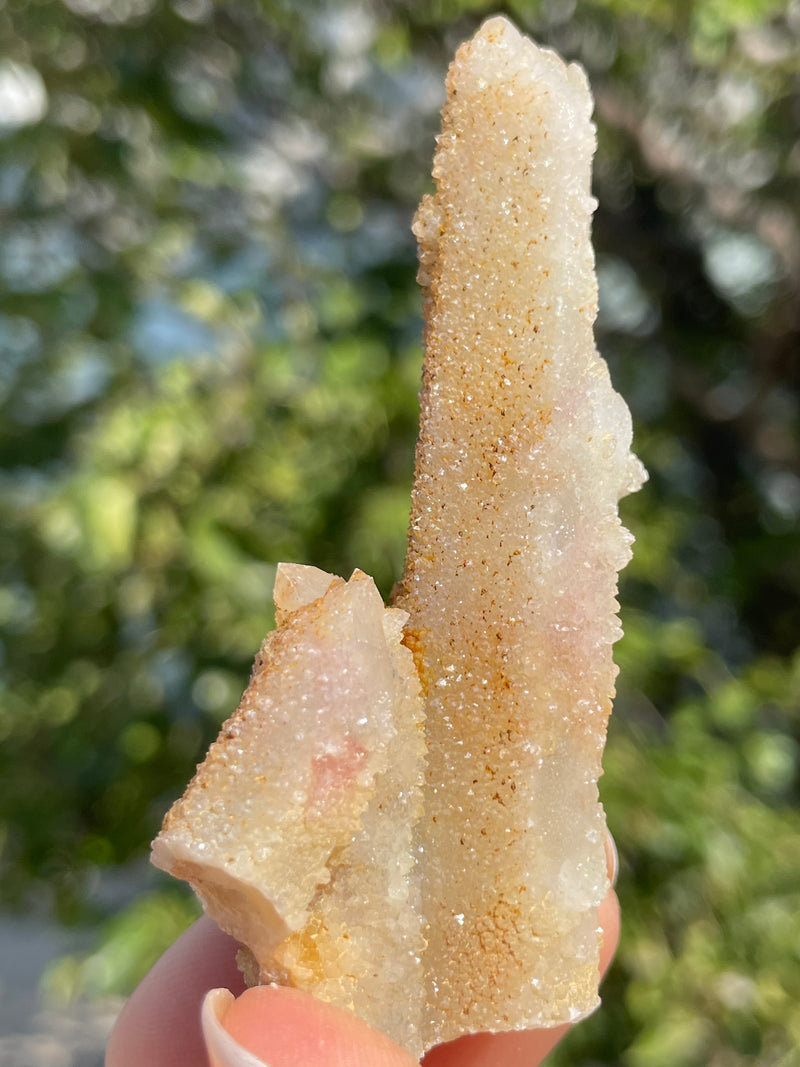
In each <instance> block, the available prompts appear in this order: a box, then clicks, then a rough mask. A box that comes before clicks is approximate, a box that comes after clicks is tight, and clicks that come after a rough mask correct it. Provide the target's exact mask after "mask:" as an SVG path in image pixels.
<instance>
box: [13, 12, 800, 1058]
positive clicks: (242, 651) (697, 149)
mask: <svg viewBox="0 0 800 1067" xmlns="http://www.w3.org/2000/svg"><path fill="white" fill-rule="evenodd" d="M501 9H502V10H505V11H506V12H507V13H509V14H511V15H512V17H513V18H514V19H515V20H516V21H517V22H518V24H519V25H520V26H521V27H522V28H523V29H525V30H527V31H528V32H530V33H532V34H533V35H534V36H535V37H536V38H538V39H539V40H540V41H542V42H546V43H548V44H551V45H552V46H554V47H555V48H557V49H559V50H560V51H561V52H562V53H563V54H564V55H565V56H566V57H568V58H570V59H576V60H579V61H580V62H581V63H582V64H583V65H584V66H585V67H586V69H587V71H588V73H589V76H590V78H591V81H592V85H593V87H594V91H595V95H596V102H597V123H598V136H599V148H598V153H597V159H596V170H595V175H596V179H595V181H596V193H597V196H598V197H599V201H600V207H599V210H598V212H597V216H596V220H595V240H596V247H597V254H598V271H599V277H600V292H601V298H600V299H601V310H600V318H599V322H598V331H597V332H598V341H599V345H600V348H601V350H602V352H603V353H604V355H605V356H606V358H607V359H608V361H609V364H610V367H611V372H612V376H613V379H614V381H615V383H616V385H617V387H618V388H619V389H620V391H621V392H622V393H623V394H624V395H625V396H626V398H627V400H628V402H629V404H630V406H631V408H632V411H633V416H634V423H635V427H636V436H635V446H636V450H637V451H638V453H639V455H640V456H641V457H642V458H643V460H644V462H645V464H646V465H647V467H648V469H649V471H650V481H649V483H648V485H647V486H646V488H645V489H644V490H643V491H642V492H641V493H639V494H638V495H637V496H636V497H634V498H632V499H629V500H626V501H625V502H624V505H623V511H624V516H625V520H626V522H627V524H628V525H629V526H630V527H631V528H632V530H633V531H634V533H635V534H636V538H637V544H636V550H635V556H634V561H633V563H632V564H631V565H630V567H629V568H628V569H627V571H626V572H625V575H624V577H623V581H622V590H621V598H622V603H623V620H624V625H625V630H626V636H625V639H624V641H623V642H622V643H621V644H620V645H619V646H618V647H617V659H618V662H619V664H620V666H621V679H620V689H619V696H618V700H617V705H616V710H615V715H614V719H613V725H612V729H611V736H610V742H609V747H608V752H607V758H606V776H605V778H604V781H603V797H604V800H605V803H606V805H607V809H608V814H609V821H610V824H611V827H612V829H613V832H614V834H615V836H616V839H617V842H618V845H619V850H620V854H621V873H620V880H619V895H620V897H621V899H622V904H623V910H624V925H623V940H622V945H621V947H620V951H619V955H618V958H617V961H616V964H615V966H614V969H613V971H612V972H611V974H610V976H609V978H608V981H607V983H606V986H605V994H604V1001H605V1002H604V1007H603V1009H602V1011H601V1012H599V1013H598V1014H597V1015H596V1016H594V1017H593V1018H592V1019H591V1020H590V1021H589V1022H587V1023H586V1024H584V1025H583V1026H581V1027H580V1028H579V1030H578V1031H577V1032H576V1033H575V1034H574V1035H573V1036H572V1038H571V1039H570V1041H569V1042H568V1043H567V1044H566V1046H565V1047H564V1050H563V1052H562V1053H560V1054H559V1056H558V1057H557V1061H556V1062H557V1063H558V1064H560V1065H566V1064H571V1065H578V1064H583V1065H588V1064H592V1065H599V1064H610V1065H611V1064H613V1065H621V1067H693V1065H697V1067H700V1065H702V1067H706V1065H713V1067H740V1065H745V1064H758V1065H763V1067H768V1065H770V1067H772V1065H774V1067H778V1065H780V1067H788V1065H794V1064H797V1063H800V1057H799V1055H798V1052H797V1048H798V1047H799V1046H800V957H799V956H798V952H799V951H800V816H799V815H798V809H797V799H798V718H800V711H799V710H798V709H799V707H800V654H798V634H800V561H799V558H798V536H797V531H798V516H799V515H800V411H799V410H798V390H799V387H800V356H799V354H798V342H799V341H800V297H799V296H798V292H799V289H798V282H799V281H800V236H799V227H800V180H799V179H800V89H799V88H798V78H799V76H800V3H798V2H797V0H795V2H793V3H792V4H789V5H788V6H786V5H784V4H781V3H771V2H769V0H699V2H698V3H695V4H691V3H686V2H684V0H677V2H672V0H655V2H651V3H642V2H640V0H607V2H596V3H580V2H579V3H577V4H576V3H574V2H570V0H543V2H541V3H533V2H525V0H518V2H516V3H512V4H509V5H506V6H504V7H503V6H502V5H501ZM495 10H497V8H495V7H494V6H488V5H485V4H483V3H475V2H458V0H438V2H436V3H417V4H414V3H392V2H390V0H384V2H382V3H374V4H369V3H366V2H363V3H361V4H357V3H354V4H349V3H348V4H336V3H329V4H328V5H325V4H322V3H313V4H312V3H308V2H298V0H282V2H269V0H263V2H262V3H257V2H256V0H228V2H225V0H217V2H214V0H172V2H169V3H167V2H162V0H63V2H61V0H4V2H2V3H0V217H1V219H2V228H1V229H0V286H1V287H2V314H0V398H2V403H3V405H4V414H3V417H2V423H1V424H0V465H2V472H1V473H0V516H2V529H1V530H0V626H1V627H2V638H1V643H0V672H1V673H0V741H1V742H2V743H1V745H0V842H2V859H1V860H0V898H1V899H2V916H0V957H2V958H3V959H4V961H5V962H4V968H5V969H4V970H3V971H2V982H3V983H4V984H5V989H4V990H2V991H0V995H3V996H5V997H6V998H7V999H6V1001H5V1002H6V1004H7V1005H8V1004H11V1003H13V1004H16V1005H17V1007H16V1008H15V1012H14V1018H13V1019H5V1023H6V1024H7V1025H8V1026H10V1028H11V1030H12V1032H13V1033H14V1034H16V1037H11V1036H6V1037H5V1038H3V1039H0V1059H2V1058H3V1055H5V1056H6V1058H5V1059H3V1063H12V1062H13V1063H14V1064H16V1063H17V1062H19V1063H20V1064H23V1063H24V1064H25V1067H30V1065H31V1064H32V1063H34V1062H36V1063H40V1062H41V1063H42V1064H45V1063H46V1064H48V1065H53V1067H62V1065H67V1067H69V1065H70V1064H72V1063H73V1062H74V1063H75V1064H77V1063H78V1062H80V1063H87V1064H88V1063H95V1062H98V1059H97V1056H98V1054H97V1052H96V1050H95V1051H92V1049H91V1048H90V1047H89V1046H90V1045H91V1041H92V1040H93V1041H95V1044H97V1043H98V1042H99V1041H101V1040H102V1030H103V1027H104V1026H105V1025H107V1020H108V1017H109V1013H110V1012H111V1010H112V1009H111V1008H110V1007H109V1005H113V1004H115V1003H116V1001H113V1000H111V1001H109V1000H108V999H107V998H109V997H114V996H118V995H121V994H124V993H126V992H127V991H129V990H130V989H131V987H132V986H133V984H134V983H135V982H136V981H137V979H138V978H139V977H140V976H141V975H142V974H143V972H144V970H145V969H146V968H147V966H148V965H149V964H150V963H151V962H152V961H153V959H154V958H155V957H156V956H157V955H158V954H159V953H160V952H161V951H162V950H163V948H164V947H165V946H166V945H167V944H168V943H169V942H170V941H171V940H172V939H173V938H174V937H175V936H176V935H177V934H178V932H179V931H180V930H181V929H182V928H183V927H184V926H185V925H186V924H187V923H189V922H190V921H191V919H192V917H193V916H194V915H195V914H196V911H197V909H196V906H195V904H194V902H193V900H192V899H191V898H190V897H189V896H188V895H187V893H185V892H184V891H183V889H182V887H180V886H178V885H173V884H170V882H169V880H168V879H167V878H166V877H165V876H163V877H162V876H160V875H159V874H157V873H156V872H155V871H151V870H150V869H149V867H148V865H147V862H146V855H147V850H148V843H149V841H150V839H151V838H152V836H153V835H154V833H155V831H156V829H157V827H158V825H159V822H160V819H161V816H162V814H163V813H164V811H165V809H166V807H167V806H168V805H169V803H170V802H171V801H172V800H173V799H174V798H175V796H176V795H177V794H179V793H180V791H181V789H182V787H183V785H184V784H185V782H186V781H187V779H188V778H189V777H190V775H191V773H192V771H193V769H194V766H195V763H196V762H197V761H198V760H199V759H200V758H201V756H202V754H203V752H204V749H205V747H206V745H207V744H208V742H209V741H210V739H211V738H212V737H213V736H214V735H215V733H216V731H217V729H218V727H219V725H220V723H221V722H222V720H223V719H224V718H226V717H227V715H228V714H229V713H230V712H231V711H232V710H233V708H234V707H235V705H236V703H237V700H238V696H239V694H240V692H241V690H242V688H243V686H244V684H245V683H246V680H247V677H248V673H249V669H250V664H251V661H252V658H253V655H254V652H255V651H256V649H257V648H258V645H259V643H260V642H261V640H262V638H263V636H264V634H265V632H266V631H267V629H268V628H269V627H270V626H271V625H272V612H271V604H270V594H271V587H272V580H273V575H274V566H275V564H276V563H277V562H278V561H280V560H296V561H301V562H313V563H315V564H317V565H319V566H321V567H325V568H328V569H330V570H333V571H336V572H339V573H341V574H348V573H349V572H350V570H351V569H352V568H353V566H355V565H358V566H360V567H361V568H363V569H364V570H366V571H368V572H369V573H371V574H374V575H375V577H376V579H377V580H378V582H379V584H380V586H381V589H382V590H383V592H384V593H388V591H389V589H390V587H391V585H392V583H393V581H394V579H395V578H396V577H397V576H398V575H399V573H400V570H401V565H402V558H403V551H404V539H405V523H406V518H407V509H408V497H409V487H410V480H411V473H412V460H413V444H414V437H415V432H416V419H417V404H416V393H417V389H418V383H419V375H420V362H421V349H420V329H421V320H420V296H419V293H418V291H417V288H416V285H415V282H414V274H415V247H414V242H413V239H412V237H411V234H410V229H409V227H410V222H411V216H412V213H413V211H414V208H415V206H416V204H417V202H418V200H419V198H420V196H421V195H422V193H423V192H424V191H425V190H426V189H428V188H429V187H430V178H429V173H430V166H431V159H432V155H433V148H434V134H435V131H436V128H437V125H438V110H439V108H440V107H441V104H442V102H443V79H444V72H445V69H446V64H447V62H448V60H449V58H450V57H451V55H452V53H453V52H454V50H455V48H456V46H457V45H458V44H459V43H460V42H461V41H462V40H463V39H465V38H466V37H468V36H469V35H471V34H472V32H473V31H474V29H475V27H476V26H477V24H478V23H479V22H480V21H481V20H482V19H483V18H484V17H486V16H487V15H488V14H490V13H492V12H493V11H495ZM12 948H13V952H12ZM53 956H55V960H54V961H51V962H50V963H49V964H48V966H47V967H46V968H44V971H43V972H42V973H43V978H42V981H43V983H44V991H45V1001H44V1004H45V1008H46V1011H45V1014H39V1015H37V1016H35V1017H34V1016H33V1015H31V1011H32V1010H33V1009H32V1008H30V1007H28V1008H25V1005H24V1004H23V1003H22V1000H21V999H20V998H21V996H22V992H24V990H25V989H26V988H27V987H26V986H25V982H24V981H23V980H22V979H21V978H19V976H18V974H12V973H11V972H12V969H13V968H15V967H18V968H21V973H23V974H25V975H27V978H26V979H25V981H28V982H29V984H31V983H33V981H34V980H38V979H37V976H38V974H39V972H40V970H41V965H42V963H43V962H44V961H45V960H47V959H49V958H50V957H53ZM14 961H16V962H14ZM26 968H27V969H26ZM20 983H21V984H20ZM23 987H24V988H23ZM21 990H22V992H21ZM15 996H16V997H17V1000H16V1001H15V1000H14V997H15ZM87 998H90V999H91V998H101V1003H102V1004H103V1005H104V1007H103V1008H102V1011H104V1012H105V1013H106V1014H105V1015H102V1013H101V1015H97V1014H95V1015H92V1012H93V1011H94V1009H93V1008H92V1007H91V1005H90V1006H89V1007H87V1006H86V1003H85V1001H86V999H87ZM97 1011H98V1012H100V1011H101V1009H99V1008H98V1009H97ZM48 1013H49V1014H48ZM87 1013H88V1015H87ZM7 1014H8V1013H7ZM89 1017H91V1018H92V1019H95V1020H96V1019H97V1018H101V1022H100V1023H98V1024H96V1025H95V1029H94V1030H92V1027H91V1026H90V1025H89V1024H88V1023H83V1022H81V1023H80V1024H79V1023H77V1022H76V1023H75V1027H74V1028H73V1031H70V1032H69V1033H67V1030H68V1029H69V1020H70V1019H72V1020H83V1019H86V1018H89ZM48 1020H49V1022H48ZM53 1020H56V1022H54V1021H53ZM58 1020H60V1022H59V1021H58ZM93 1025H94V1024H93ZM59 1026H60V1027H61V1029H60V1030H59V1029H58V1027H59ZM48 1027H49V1029H48ZM54 1028H55V1029H54ZM75 1028H77V1029H75ZM78 1030H79V1031H80V1035H79V1036H76V1034H77V1031H78ZM26 1033H27V1034H28V1036H27V1037H25V1036H24V1035H25V1034H26ZM70 1034H71V1036H70ZM87 1034H90V1035H91V1034H94V1035H95V1036H94V1037H91V1036H90V1037H88V1038H87ZM2 1042H5V1043H4V1044H3V1043H2ZM26 1042H27V1044H26ZM81 1042H83V1044H81ZM87 1042H88V1044H87ZM36 1056H39V1059H38V1060H37V1059H36ZM15 1057H17V1058H16V1059H15ZM47 1057H50V1058H47ZM59 1057H60V1058H59ZM81 1057H82V1058H81Z"/></svg>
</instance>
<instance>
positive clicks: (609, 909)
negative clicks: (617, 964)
mask: <svg viewBox="0 0 800 1067" xmlns="http://www.w3.org/2000/svg"><path fill="white" fill-rule="evenodd" d="M598 920H599V924H600V929H601V930H602V936H601V939H600V974H601V976H602V975H604V974H605V973H606V971H607V970H608V968H609V966H610V965H611V961H612V960H613V958H614V953H615V952H616V951H617V945H618V944H619V928H620V913H619V898H618V897H617V894H616V893H615V892H614V890H613V889H609V891H608V893H607V894H606V897H605V899H604V901H603V903H602V904H601V905H600V907H599V909H598Z"/></svg>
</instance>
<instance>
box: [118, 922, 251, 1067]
mask: <svg viewBox="0 0 800 1067" xmlns="http://www.w3.org/2000/svg"><path fill="white" fill-rule="evenodd" d="M236 949H237V945H236V942H235V941H234V940H233V939H232V938H230V937H228V935H227V934H223V933H222V931H221V930H220V929H219V927H218V926H217V925H216V923H214V922H212V921H211V920H210V919H206V918H203V919H200V920H198V922H196V923H195V924H194V925H193V926H191V927H190V928H189V929H188V930H187V931H186V933H185V934H183V935H182V936H181V937H179V938H178V940H177V941H176V942H175V944H174V945H173V946H172V947H171V948H170V949H168V950H167V952H166V953H165V954H164V955H163V956H162V957H161V959H160V960H159V961H158V963H156V964H155V966H154V967H153V968H152V970H151V971H150V972H149V974H148V975H147V976H146V977H145V978H144V980H143V981H142V982H141V984H140V985H139V986H138V988H137V989H136V991H135V992H134V993H133V995H132V996H131V998H130V1000H129V1001H128V1003H127V1004H126V1005H125V1007H124V1008H123V1009H122V1013H121V1014H120V1017H119V1019H118V1020H117V1022H116V1025H115V1026H114V1029H113V1031H112V1033H111V1037H110V1039H109V1043H108V1048H107V1051H106V1067H144V1065H145V1064H146V1065H147V1067H206V1065H207V1063H208V1059H207V1057H206V1052H205V1046H204V1044H203V1036H202V1032H201V1029H200V1006H201V1004H202V1002H203V997H204V996H205V994H206V992H207V991H208V990H209V989H213V988H214V987H215V986H220V985H225V986H227V987H228V988H229V989H232V990H234V991H235V992H237V993H238V992H241V991H242V990H243V989H244V982H243V981H242V977H241V975H240V974H239V971H238V969H237V967H236Z"/></svg>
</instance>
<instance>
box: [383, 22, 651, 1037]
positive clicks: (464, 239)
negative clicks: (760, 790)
mask: <svg viewBox="0 0 800 1067" xmlns="http://www.w3.org/2000/svg"><path fill="white" fill-rule="evenodd" d="M447 88H448V98H447V104H446V106H445V108H444V112H443V125H442V133H441V136H440V137H439V142H438V149H437V152H436V159H435V162H434V170H433V174H434V178H435V181H436V193H435V195H433V196H429V197H426V199H425V200H424V201H423V203H422V205H421V206H420V209H419V212H418V214H417V217H416V220H415V226H414V229H415V233H416V234H417V237H418V239H419V244H420V272H419V280H420V282H421V284H422V285H423V287H424V289H425V295H426V304H425V318H426V339H425V347H426V355H425V367H424V373H423V392H422V397H421V405H422V417H421V431H420V437H419V442H418V445H417V457H416V475H415V482H414V490H413V497H412V508H411V525H410V529H409V541H408V555H407V559H406V568H405V574H404V576H403V580H402V583H401V586H400V589H399V591H398V593H397V595H396V603H397V604H398V605H399V606H401V607H402V608H404V609H405V610H406V611H408V613H409V615H410V622H409V624H408V629H407V638H406V640H407V642H408V644H409V646H410V647H411V648H413V649H414V651H415V657H416V662H417V667H418V670H419V673H420V678H421V681H422V685H423V690H424V692H425V695H426V705H427V708H426V714H427V725H426V741H427V750H428V760H427V769H426V791H425V812H424V816H423V819H422V822H421V824H420V841H421V846H422V848H423V850H424V852H423V856H424V867H423V872H424V877H423V904H422V906H423V912H424V914H425V918H426V921H427V923H428V927H427V930H428V933H427V936H428V945H427V948H426V953H425V982H426V996H425V1000H426V1018H425V1020H424V1023H423V1033H424V1042H425V1044H426V1045H430V1044H434V1043H436V1042H439V1041H444V1040H447V1039H449V1038H454V1037H457V1036H458V1035H459V1034H462V1033H464V1032H468V1031H474V1030H506V1029H511V1028H519V1027H533V1026H550V1025H554V1024H557V1023H561V1022H565V1021H568V1020H572V1019H576V1018H579V1017H580V1016H582V1015H585V1014H587V1013H588V1012H590V1011H591V1010H592V1009H593V1008H594V1007H595V1006H596V1004H597V1003H598V996H597V986H598V973H597V969H598V952H599V944H598V929H597V907H598V905H599V904H600V902H601V900H602V899H603V897H604V895H605V893H606V891H607V888H608V886H607V878H606V867H605V859H604V836H605V819H604V815H603V811H602V808H601V806H600V804H599V801H598V792H597V779H598V777H599V775H600V773H601V766H600V760H601V755H602V749H603V744H604V741H605V733H606V723H607V719H608V715H609V712H610V710H611V699H612V696H613V693H614V679H615V676H616V668H615V666H614V663H613V660H612V644H613V642H614V641H616V640H617V638H618V637H620V636H621V630H620V626H619V621H618V618H617V614H616V613H617V607H618V605H617V601H616V592H617V571H618V570H619V569H620V568H621V567H623V566H624V565H625V563H626V562H627V560H628V558H629V555H630V543H631V540H632V539H631V537H630V535H629V534H628V533H627V531H626V530H625V529H624V528H623V527H622V525H621V524H620V520H619V517H618V513H617V503H618V500H619V498H620V497H621V496H622V495H624V494H625V493H628V492H630V491H632V490H633V489H636V488H638V487H639V485H640V484H641V482H642V479H643V469H642V467H641V464H640V463H639V461H638V460H637V459H635V457H633V456H632V455H631V452H630V443H631V419H630V414H629V412H628V409H627V407H626V406H625V403H624V401H623V400H622V399H621V398H620V397H619V396H618V395H617V394H616V393H615V392H614V390H613V389H612V386H611V382H610V379H609V375H608V370H607V368H606V365H605V363H604V362H603V360H602V359H601V358H600V357H599V356H598V354H597V351H596V349H595V345H594V340H593V334H592V323H593V321H594V318H595V314H596V309H597V286H596V281H595V274H594V257H593V253H592V246H591V241H590V223H591V215H592V211H593V209H594V206H595V203H594V201H593V199H592V197H591V195H590V177H591V175H590V171H591V159H592V155H593V152H594V146H595V133H594V127H593V125H592V123H591V120H590V115H591V109H592V101H591V95H590V93H589V89H588V86H587V83H586V78H585V75H584V74H583V72H582V71H581V70H580V68H578V67H576V66H569V67H568V66H565V65H564V63H563V62H562V61H561V60H560V59H559V58H558V57H557V56H556V55H555V54H554V53H552V52H548V51H544V50H541V49H539V48H537V47H536V46H535V45H533V44H532V43H531V42H530V41H529V40H527V39H526V38H524V37H522V36H520V34H519V33H517V31H516V30H515V29H514V28H513V26H511V25H510V24H509V23H508V22H507V21H506V20H504V19H492V20H491V21H489V22H487V23H486V24H485V25H484V26H483V28H482V29H481V31H480V32H479V33H478V35H477V36H476V37H475V38H474V40H472V41H471V42H469V43H468V44H466V45H464V46H463V47H462V48H461V49H460V50H459V52H458V54H457V56H456V59H455V62H454V63H453V65H452V67H451V69H450V73H449V76H448V83H447Z"/></svg>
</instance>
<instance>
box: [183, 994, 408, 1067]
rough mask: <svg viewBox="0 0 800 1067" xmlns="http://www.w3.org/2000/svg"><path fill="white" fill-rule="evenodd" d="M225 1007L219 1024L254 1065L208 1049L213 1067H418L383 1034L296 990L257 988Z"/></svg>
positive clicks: (346, 1013)
mask: <svg viewBox="0 0 800 1067" xmlns="http://www.w3.org/2000/svg"><path fill="white" fill-rule="evenodd" d="M216 992H218V991H215V993H216ZM213 995H214V994H213V993H212V994H209V998H207V1000H210V998H211V997H212V996H213ZM225 1004H226V1005H227V1006H225V1007H224V1010H223V1011H220V1008H219V1007H218V1008H217V1011H218V1015H217V1018H218V1019H219V1020H220V1022H221V1025H222V1027H223V1028H224V1030H225V1031H226V1033H227V1034H228V1035H229V1036H230V1037H231V1038H232V1039H233V1041H234V1042H235V1043H236V1045H237V1046H239V1048H240V1049H241V1050H242V1051H245V1050H246V1054H247V1055H249V1056H250V1057H256V1060H253V1059H237V1058H231V1055H230V1054H226V1055H228V1058H220V1057H219V1055H218V1054H217V1051H216V1050H215V1049H213V1048H212V1047H211V1045H210V1043H209V1051H210V1053H211V1055H212V1063H213V1064H214V1067H256V1062H258V1063H262V1064H265V1065H268V1067H297V1064H299V1063H302V1064H303V1067H334V1065H336V1064H347V1065H348V1067H418V1065H417V1064H416V1062H415V1061H414V1060H413V1059H412V1057H411V1056H410V1055H409V1053H408V1052H406V1051H405V1049H402V1048H401V1047H400V1046H399V1045H396V1044H395V1043H394V1042H393V1041H391V1040H390V1039H389V1038H388V1037H386V1035H385V1034H382V1033H380V1032H379V1031H378V1030H374V1029H373V1028H372V1027H370V1026H368V1025H367V1024H366V1023H364V1022H362V1021H361V1020H360V1019H357V1018H356V1017H355V1016H354V1015H351V1014H350V1013H349V1012H345V1011H340V1010H339V1009H338V1008H334V1007H332V1006H331V1005H330V1004H325V1003H323V1002H322V1001H319V1000H316V999H315V998H313V997H311V996H310V995H309V994H307V993H303V992H301V991H300V990H298V989H287V988H285V987H282V986H256V987H254V988H253V989H248V990H246V991H245V992H244V993H243V994H242V995H241V996H240V997H238V998H237V999H236V1000H229V999H228V1000H226V1001H225ZM204 1012H205V1007H204ZM204 1023H205V1015H204ZM207 1040H208V1038H207ZM215 1056H216V1060H215V1059H214V1057H215Z"/></svg>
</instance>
